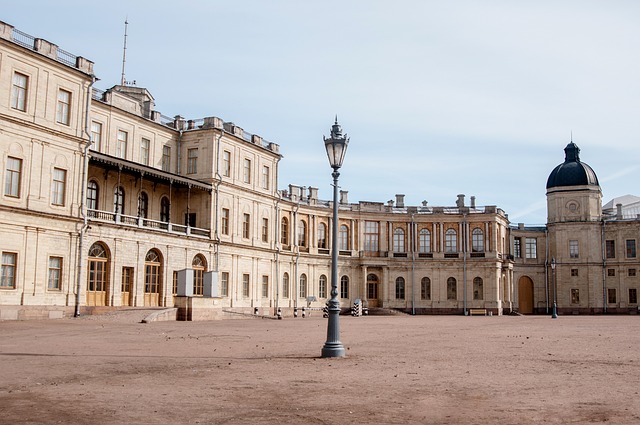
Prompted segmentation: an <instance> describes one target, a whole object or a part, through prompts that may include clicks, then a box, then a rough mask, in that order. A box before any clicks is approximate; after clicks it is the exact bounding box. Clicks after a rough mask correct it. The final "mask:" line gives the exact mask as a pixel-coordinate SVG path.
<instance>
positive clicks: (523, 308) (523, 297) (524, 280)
mask: <svg viewBox="0 0 640 425" xmlns="http://www.w3.org/2000/svg"><path fill="white" fill-rule="evenodd" d="M518 311H519V312H520V313H522V314H532V313H533V281H532V280H531V278H530V277H528V276H522V277H521V278H520V280H518Z"/></svg>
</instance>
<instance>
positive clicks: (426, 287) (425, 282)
mask: <svg viewBox="0 0 640 425" xmlns="http://www.w3.org/2000/svg"><path fill="white" fill-rule="evenodd" d="M420 298H421V299H423V300H430V299H431V279H429V278H428V277H426V276H425V277H423V278H422V281H421V282H420Z"/></svg>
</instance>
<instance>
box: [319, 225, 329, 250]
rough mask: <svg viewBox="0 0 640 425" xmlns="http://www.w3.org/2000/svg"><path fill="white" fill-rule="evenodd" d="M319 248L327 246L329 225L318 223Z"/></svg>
mask: <svg viewBox="0 0 640 425" xmlns="http://www.w3.org/2000/svg"><path fill="white" fill-rule="evenodd" d="M318 248H325V249H326V248H327V225H326V224H324V223H320V224H318Z"/></svg>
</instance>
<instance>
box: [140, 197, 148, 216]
mask: <svg viewBox="0 0 640 425" xmlns="http://www.w3.org/2000/svg"><path fill="white" fill-rule="evenodd" d="M148 213H149V196H148V195H147V193H146V192H140V196H138V217H142V218H147V214H148Z"/></svg>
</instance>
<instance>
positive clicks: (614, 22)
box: [0, 0, 640, 224]
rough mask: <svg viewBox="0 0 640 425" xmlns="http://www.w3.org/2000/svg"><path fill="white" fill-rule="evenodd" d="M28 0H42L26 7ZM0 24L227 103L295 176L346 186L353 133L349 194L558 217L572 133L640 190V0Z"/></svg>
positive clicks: (174, 106) (113, 10) (245, 6)
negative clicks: (336, 149) (549, 207)
mask: <svg viewBox="0 0 640 425" xmlns="http://www.w3.org/2000/svg"><path fill="white" fill-rule="evenodd" d="M25 4H27V3H25ZM28 5H29V7H23V6H24V5H22V6H21V5H17V4H15V5H13V6H9V7H5V8H3V10H2V13H1V14H0V20H3V21H5V22H7V23H9V24H11V25H14V26H15V27H16V28H18V29H19V30H21V31H23V32H26V33H28V34H31V35H33V36H36V37H40V38H44V39H47V40H49V41H51V42H53V43H55V44H57V45H58V46H60V48H62V49H64V50H66V51H68V52H70V53H72V54H75V55H79V56H84V57H86V58H88V59H90V60H92V61H94V62H95V72H96V75H97V76H98V77H99V78H100V81H99V82H98V84H97V87H98V88H101V89H107V88H109V87H111V86H113V85H115V84H118V83H119V82H120V75H121V70H122V47H123V35H124V21H125V19H128V22H129V26H128V39H127V63H126V78H127V80H135V81H136V85H137V86H139V87H146V88H147V89H149V91H150V92H151V93H152V94H153V96H154V97H155V99H156V109H157V110H159V111H160V112H162V113H163V114H164V115H168V116H174V115H177V114H180V115H182V116H184V117H186V118H187V119H196V118H202V117H205V116H218V117H220V118H222V119H224V120H225V121H232V122H234V123H235V124H236V125H239V126H240V127H242V128H244V129H245V130H246V131H248V132H250V133H255V134H259V135H261V136H262V137H263V138H264V139H266V140H269V141H272V142H275V143H278V144H279V145H280V150H281V153H282V154H283V156H284V158H283V160H282V161H281V162H280V175H279V187H280V188H286V187H287V185H288V184H290V183H293V184H298V185H302V186H315V187H318V188H319V189H320V197H321V198H323V199H329V198H330V197H331V196H332V194H331V186H330V183H331V169H330V167H329V164H328V162H327V158H326V154H325V150H324V145H323V142H322V137H323V136H324V135H327V136H328V135H329V130H330V128H331V125H332V124H333V120H334V117H335V115H336V114H337V115H338V120H339V122H340V124H341V125H342V126H343V130H344V131H345V132H346V133H347V134H348V135H349V136H350V138H351V142H350V144H349V149H348V151H347V155H346V159H345V163H344V165H343V168H342V169H341V177H340V185H341V187H342V189H343V190H347V191H349V201H350V202H358V201H361V200H364V201H379V202H386V201H387V200H390V199H394V195H395V194H397V193H402V194H405V195H406V198H405V202H406V203H407V204H409V205H419V204H420V203H421V202H422V201H423V200H427V201H428V202H429V205H441V206H452V205H455V200H456V195H457V194H466V195H467V202H468V199H469V197H470V196H472V195H473V196H476V199H477V201H476V202H477V205H497V206H498V207H500V208H502V209H503V210H505V211H506V212H507V213H508V214H509V219H510V220H511V221H512V222H513V223H518V222H524V223H527V224H543V223H545V222H546V201H545V185H546V180H547V177H548V175H549V173H550V172H551V170H552V169H553V168H554V167H555V166H556V165H558V164H560V163H561V162H563V161H564V152H563V149H564V147H565V146H566V145H567V143H569V141H570V139H571V134H572V133H573V141H574V142H575V143H576V144H577V145H578V146H579V147H580V149H581V154H580V158H581V160H582V161H583V162H585V163H587V164H589V165H591V166H592V168H593V169H594V170H595V172H596V174H597V175H598V178H599V180H600V185H601V187H602V191H603V199H604V202H607V201H608V200H610V199H611V198H613V197H617V196H621V195H624V194H635V195H640V190H638V175H639V169H640V162H639V159H640V154H639V153H640V150H639V148H640V146H639V143H638V142H639V141H640V140H639V139H640V2H638V1H635V0H629V1H622V0H618V1H616V0H608V1H604V0H601V1H589V0H576V1H568V0H567V1H563V0H555V1H551V0H550V1H544V0H535V1H482V0H474V1H455V0H449V1H445V0H439V1H433V0H393V1H391V0H389V1H376V0H340V1H331V0H323V1H319V0H318V1H311V0H308V1H303V0H269V1H268V0H252V1H250V0H220V1H216V0H211V1H205V0H201V1H195V0H182V1H179V2H177V1H174V2H168V1H160V0H155V1H142V0H140V1H128V2H125V1H119V0H112V1H108V2H107V1H98V2H87V1H86V0H75V1H72V0H57V1H55V2H50V1H44V0H37V1H29V2H28Z"/></svg>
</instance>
